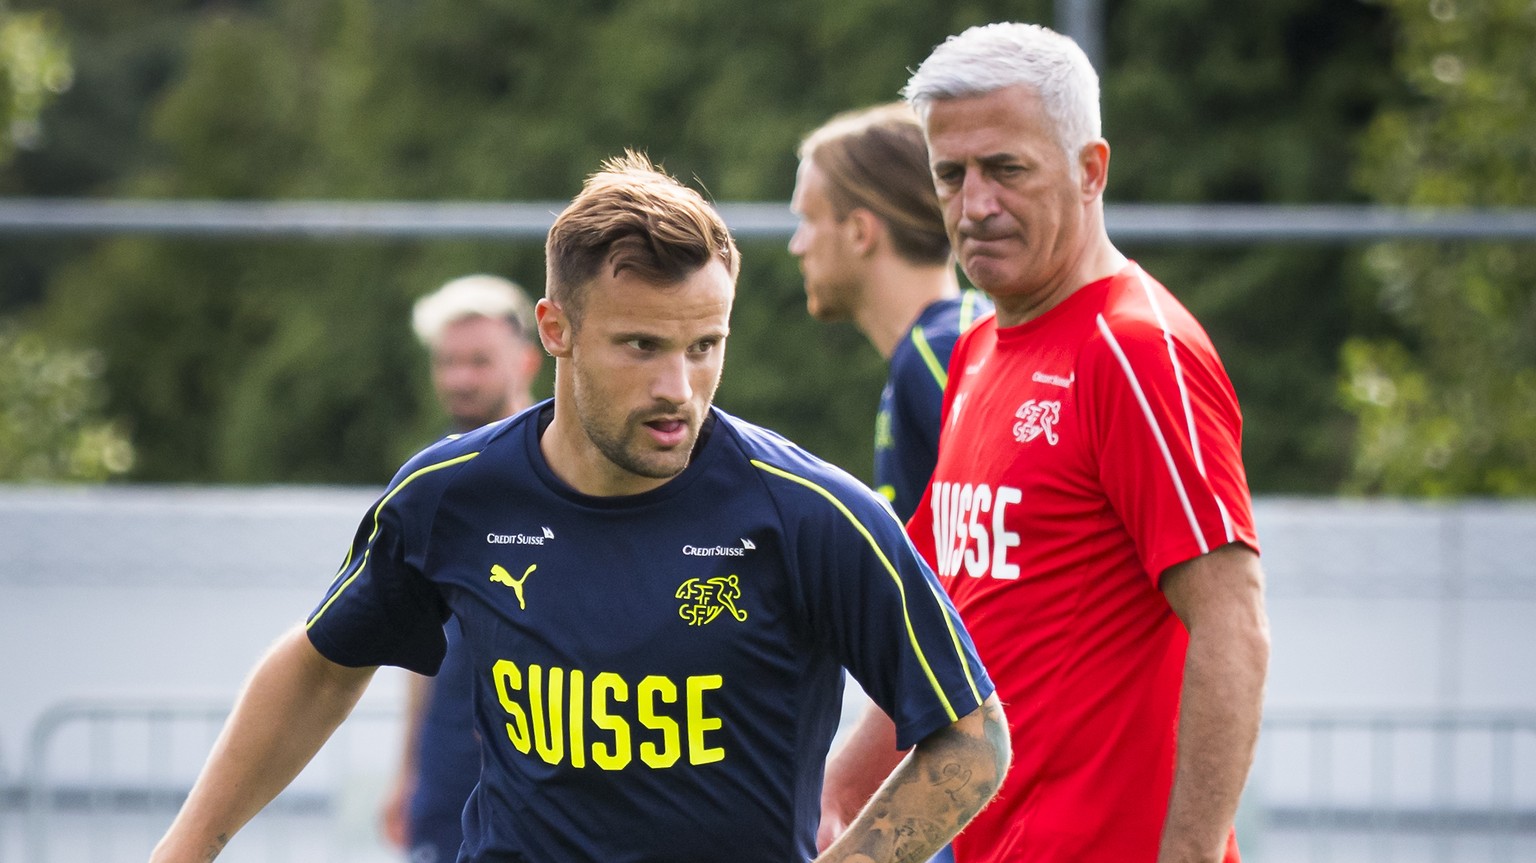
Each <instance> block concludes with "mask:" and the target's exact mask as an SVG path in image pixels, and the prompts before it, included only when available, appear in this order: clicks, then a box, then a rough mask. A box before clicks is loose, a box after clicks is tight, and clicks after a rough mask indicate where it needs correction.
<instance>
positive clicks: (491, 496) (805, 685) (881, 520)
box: [309, 402, 992, 863]
mask: <svg viewBox="0 0 1536 863" xmlns="http://www.w3.org/2000/svg"><path fill="white" fill-rule="evenodd" d="M552 411H553V408H552V403H550V402H544V403H542V404H540V405H535V406H534V407H533V408H530V409H529V410H527V411H524V412H523V413H521V414H518V415H517V416H515V417H512V418H511V419H508V420H505V421H503V422H500V423H496V424H493V425H490V426H486V427H484V428H482V429H479V430H476V431H474V432H471V433H469V434H466V435H463V436H461V437H458V438H456V439H450V440H447V441H444V442H441V443H439V444H437V445H435V446H433V447H430V448H428V449H427V450H425V451H423V452H422V453H420V454H418V455H417V456H416V457H415V458H414V459H412V460H411V461H410V462H409V463H408V464H406V466H405V467H404V468H402V469H401V471H400V473H399V474H398V475H397V476H396V478H395V480H394V481H393V483H392V484H391V486H390V488H389V489H388V490H387V491H386V493H385V494H384V496H383V497H382V498H381V499H380V501H379V503H378V504H377V505H376V506H375V507H374V508H373V509H372V510H371V511H370V512H369V513H368V514H367V515H366V516H365V517H364V519H363V522H362V524H361V526H360V527H359V529H358V534H357V537H356V539H355V541H354V544H353V547H352V551H351V554H350V556H349V558H348V562H347V563H346V564H345V565H344V566H343V567H342V570H341V571H340V572H339V573H338V574H337V576H336V578H335V580H334V581H333V583H332V585H331V587H330V589H329V590H328V591H327V595H326V598H325V600H324V601H323V602H322V603H321V605H320V606H319V607H318V608H317V609H316V610H315V612H314V614H313V615H312V617H311V619H310V623H309V636H310V639H311V640H312V642H313V643H314V644H315V646H316V648H317V649H318V650H319V651H320V652H321V653H322V654H323V655H325V656H326V657H328V658H330V659H331V660H332V661H335V662H338V663H341V664H344V665H351V666H363V665H382V664H390V665H400V666H404V667H406V668H409V669H412V670H414V671H419V672H423V673H431V672H433V671H434V670H436V668H437V665H438V663H439V662H440V661H441V658H442V655H443V629H442V623H443V620H444V619H445V618H446V616H447V615H448V614H450V613H451V614H452V615H454V616H455V617H457V618H458V620H459V623H460V625H461V627H462V629H463V633H464V646H465V648H466V651H467V654H468V657H469V662H470V664H471V666H472V669H473V674H474V711H475V721H476V726H477V728H478V730H479V733H480V737H481V741H482V746H483V752H482V754H483V768H482V769H483V772H482V776H481V781H480V784H479V786H478V787H477V788H476V790H475V792H474V794H473V795H472V797H471V798H470V802H469V805H468V808H467V810H466V813H465V828H466V829H465V845H464V848H463V850H462V852H461V855H460V859H461V860H465V861H476V863H482V861H485V863H489V861H514V860H530V861H546V860H587V861H651V863H663V861H670V863H688V861H706V860H710V861H713V860H718V859H719V855H720V854H721V849H724V848H730V849H732V850H731V852H730V853H731V856H732V857H733V858H735V859H738V860H740V861H742V863H749V861H775V863H784V861H798V860H807V859H810V858H811V857H813V856H814V855H815V830H816V824H817V820H818V817H819V812H820V793H821V779H822V768H823V764H824V761H825V757H826V753H827V748H828V745H829V744H830V742H831V739H832V734H833V732H834V731H835V729H836V726H837V721H838V714H839V703H840V698H841V686H840V683H841V670H840V666H846V667H847V668H848V669H849V670H850V671H851V673H852V674H853V675H854V676H855V677H856V678H857V679H858V680H859V682H860V684H861V685H862V686H863V688H864V690H865V691H866V692H868V693H869V695H870V697H871V698H872V699H873V700H874V701H875V703H877V704H879V705H880V706H881V707H882V708H883V709H884V710H885V711H886V712H887V713H889V714H890V715H891V716H892V718H893V719H894V720H895V723H896V729H897V736H898V744H899V745H900V746H902V747H907V746H911V745H913V744H914V743H916V742H917V741H918V740H920V739H922V738H923V737H926V736H927V735H928V734H931V733H932V732H934V731H936V730H938V729H940V728H942V727H944V726H945V725H948V724H949V723H951V722H953V721H954V720H955V719H957V718H958V717H960V716H964V715H966V714H968V713H970V712H972V711H974V710H975V709H976V708H977V707H978V706H980V704H981V701H982V700H983V699H984V698H985V697H986V696H987V695H989V694H990V693H991V692H992V683H991V681H990V680H989V679H988V678H987V676H986V672H985V671H984V670H983V669H982V667H981V664H980V662H979V660H978V659H977V658H976V654H975V649H974V647H973V646H972V644H971V641H970V638H969V636H968V634H967V633H966V632H965V629H964V628H963V626H962V625H961V623H960V620H959V617H958V616H957V615H956V613H955V610H954V607H953V606H952V605H951V604H950V602H949V599H948V597H947V595H946V594H945V593H944V591H943V589H942V588H941V587H940V586H939V585H938V582H937V580H936V579H935V578H934V577H933V575H932V573H931V572H930V571H929V570H928V567H927V566H926V564H924V563H923V562H922V560H921V559H920V558H919V557H918V555H917V553H916V552H915V551H914V550H913V548H912V546H911V544H910V543H909V542H908V540H907V537H906V534H905V533H904V531H903V530H902V527H901V524H900V523H899V522H897V521H896V519H895V518H894V517H893V515H892V513H891V512H890V510H889V509H888V508H887V507H886V506H885V505H884V503H883V502H882V501H881V500H880V499H879V498H878V497H876V496H875V495H873V494H871V493H870V492H869V491H868V490H867V489H865V488H864V487H863V486H862V485H861V484H859V483H858V481H857V480H855V479H853V478H852V477H850V476H848V475H847V474H846V473H844V472H843V471H841V470H839V469H837V468H835V467H833V466H831V465H829V464H827V463H825V462H822V461H820V460H819V459H816V458H815V457H814V456H811V455H809V454H808V453H806V452H805V451H804V450H801V449H800V448H798V447H796V446H795V445H793V444H791V443H790V442H788V441H786V440H785V439H783V438H782V437H779V436H778V435H776V434H774V433H773V432H770V431H767V430H765V429H762V428H759V427H757V426H754V425H751V424H749V423H746V422H743V421H741V420H739V419H736V418H734V417H731V416H730V415H728V414H726V413H725V412H723V411H720V410H712V411H711V413H710V421H709V422H707V423H706V427H705V434H701V441H700V443H699V445H698V447H697V448H696V450H695V453H694V458H693V459H692V462H691V463H690V464H689V466H688V468H687V469H686V470H684V471H683V472H682V473H681V474H679V475H678V476H677V477H675V478H674V479H672V480H671V481H669V482H667V483H666V484H665V485H663V486H661V487H660V488H657V489H653V490H651V491H648V492H645V493H643V494H638V495H632V496H624V497H592V496H588V495H584V494H581V493H579V492H576V491H575V490H573V489H571V488H570V487H569V486H567V485H566V484H565V483H563V482H562V481H560V480H559V479H558V478H557V477H555V475H554V474H553V473H552V472H551V471H550V469H549V467H548V465H547V464H546V463H545V461H544V459H543V456H542V454H541V452H540V449H539V435H540V433H541V428H542V425H543V424H545V423H547V417H548V416H550V415H551V414H552ZM541 417H543V418H544V419H543V421H542V422H541Z"/></svg>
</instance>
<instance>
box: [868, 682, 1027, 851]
mask: <svg viewBox="0 0 1536 863" xmlns="http://www.w3.org/2000/svg"><path fill="white" fill-rule="evenodd" d="M982 711H983V712H982V723H981V729H980V733H979V734H977V733H973V732H971V731H969V730H961V729H960V728H958V727H955V726H951V727H950V728H948V729H945V730H943V731H940V732H937V733H936V734H934V735H933V736H932V737H930V738H928V739H927V740H925V741H924V742H923V743H922V744H920V745H919V748H920V750H921V757H917V754H916V753H915V754H914V759H913V761H912V762H911V763H908V764H906V765H904V766H903V768H902V769H900V770H898V771H897V773H896V774H895V775H893V776H892V777H891V779H890V781H889V782H888V783H887V784H886V785H885V786H884V787H882V788H881V789H880V791H879V792H878V793H876V795H875V797H874V799H873V800H871V801H870V803H869V807H868V808H867V809H866V811H865V813H864V815H863V816H861V820H862V819H868V821H867V829H866V830H865V831H864V832H863V834H862V836H860V838H859V841H858V842H857V847H856V848H854V849H850V850H852V851H855V852H857V853H862V854H865V855H868V856H869V857H870V858H872V859H875V860H892V861H898V863H907V861H910V863H922V861H926V860H928V859H929V858H930V857H932V856H933V854H934V852H936V851H937V850H938V849H939V848H941V847H942V846H943V845H944V843H945V842H946V841H947V840H948V839H949V837H950V836H952V835H954V833H955V831H956V829H957V828H958V827H959V826H961V825H963V824H965V823H966V822H968V821H970V819H971V818H972V817H973V816H975V814H976V813H977V812H979V811H981V808H982V806H984V805H985V804H986V803H987V801H988V800H990V799H992V795H993V794H994V793H995V792H996V791H997V788H998V786H999V785H1000V784H1001V783H1002V778H1003V774H1004V773H1005V771H1006V770H1007V767H1008V727H1007V723H1006V722H1005V720H1004V719H1003V714H1002V710H1001V709H1000V708H998V707H997V705H996V703H995V702H990V703H988V704H985V705H983V707H982Z"/></svg>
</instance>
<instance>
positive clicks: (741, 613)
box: [676, 575, 747, 626]
mask: <svg viewBox="0 0 1536 863" xmlns="http://www.w3.org/2000/svg"><path fill="white" fill-rule="evenodd" d="M676 598H677V599H681V600H683V604H682V606H681V607H679V608H678V609H677V614H678V616H679V617H681V618H682V619H684V620H686V621H688V625H689V626H703V625H704V624H706V623H709V622H710V621H712V620H714V619H715V618H717V617H719V616H720V612H722V611H725V612H729V613H730V615H731V617H734V618H735V619H736V620H746V619H747V612H746V611H745V610H744V609H740V608H737V607H736V600H738V599H740V598H741V583H740V582H739V581H737V579H736V576H734V575H727V576H725V577H723V578H722V577H719V576H717V577H715V578H704V579H700V578H690V579H688V580H687V581H685V582H683V583H682V585H681V586H680V587H678V589H677V593H676Z"/></svg>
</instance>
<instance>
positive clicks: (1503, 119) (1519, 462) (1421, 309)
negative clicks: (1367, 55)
mask: <svg viewBox="0 0 1536 863" xmlns="http://www.w3.org/2000/svg"><path fill="white" fill-rule="evenodd" d="M1386 3H1387V5H1388V6H1389V7H1390V8H1391V9H1392V10H1393V12H1394V13H1395V14H1396V16H1397V20H1398V22H1399V34H1398V51H1397V67H1398V69H1399V70H1400V73H1401V74H1402V76H1403V78H1404V79H1405V80H1407V81H1408V82H1410V83H1411V84H1412V85H1413V87H1414V98H1413V99H1412V101H1410V102H1408V103H1406V104H1404V105H1402V106H1399V107H1396V108H1394V109H1392V110H1389V111H1384V112H1383V113H1382V114H1381V115H1380V116H1379V117H1378V118H1377V119H1376V122H1375V124H1374V125H1373V127H1372V129H1371V134H1370V137H1369V139H1368V141H1367V148H1366V150H1365V158H1364V159H1363V160H1362V162H1361V164H1360V169H1359V179H1360V183H1361V185H1362V186H1363V187H1364V188H1366V189H1367V190H1369V191H1370V192H1371V193H1372V194H1373V195H1374V196H1375V197H1376V198H1377V199H1378V200H1380V201H1383V202H1386V203H1392V204H1402V205H1412V206H1434V207H1463V206H1478V207H1504V206H1521V207H1530V206H1533V205H1536V95H1533V94H1536V52H1533V51H1532V50H1531V46H1532V45H1536V6H1533V5H1532V4H1531V3H1529V2H1526V0H1478V2H1467V0H1431V2H1424V0H1413V2H1408V0H1386ZM1368 262H1369V264H1370V269H1371V273H1372V275H1373V276H1374V277H1375V278H1376V280H1377V283H1378V285H1379V298H1380V302H1381V304H1382V306H1383V307H1384V308H1386V309H1387V310H1388V311H1389V312H1390V313H1391V314H1392V316H1393V317H1394V318H1395V320H1396V321H1397V322H1399V324H1400V325H1401V327H1402V329H1403V331H1404V335H1403V336H1402V337H1401V338H1396V339H1388V338H1377V339H1364V338H1360V339H1354V340H1352V341H1351V342H1350V343H1349V344H1348V345H1347V348H1346V350H1345V352H1344V359H1345V367H1344V374H1343V391H1344V396H1345V400H1346V403H1347V404H1348V405H1349V406H1350V409H1351V410H1353V411H1354V412H1355V414H1356V415H1357V416H1358V417H1359V421H1360V434H1359V438H1358V440H1357V444H1356V447H1355V449H1354V458H1353V466H1352V467H1353V470H1352V473H1351V477H1350V487H1351V488H1352V489H1355V490H1357V491H1362V492H1372V493H1386V494H1408V495H1465V494H1475V495H1515V494H1520V495H1530V494H1536V289H1533V287H1532V281H1531V278H1530V273H1531V272H1533V271H1536V246H1533V245H1532V244H1531V243H1529V242H1526V243H1494V242H1486V243H1475V244H1472V243H1385V244H1381V245H1378V246H1376V247H1375V248H1373V249H1372V250H1371V253H1370V255H1369V257H1368Z"/></svg>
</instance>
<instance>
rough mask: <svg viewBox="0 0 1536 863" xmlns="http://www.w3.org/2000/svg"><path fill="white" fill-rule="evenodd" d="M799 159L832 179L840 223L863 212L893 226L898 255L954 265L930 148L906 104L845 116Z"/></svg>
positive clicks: (808, 141) (818, 134) (809, 139)
mask: <svg viewBox="0 0 1536 863" xmlns="http://www.w3.org/2000/svg"><path fill="white" fill-rule="evenodd" d="M800 159H801V160H802V161H803V160H805V159H811V160H812V161H813V162H815V164H816V167H817V168H819V169H821V173H822V175H823V176H825V177H826V179H827V196H828V197H829V198H830V199H831V204H832V211H833V212H834V213H836V214H837V217H838V218H839V219H843V218H845V217H847V215H848V213H849V212H851V211H853V210H854V209H857V208H863V209H866V210H869V211H870V212H871V213H874V214H875V217H876V218H878V219H880V221H882V222H884V223H885V225H886V229H887V230H888V231H890V235H891V242H892V244H893V245H895V247H896V251H897V253H898V254H900V255H901V256H902V257H903V258H905V259H906V260H908V261H910V262H912V263H915V264H943V263H945V262H947V261H948V260H949V236H948V235H947V234H946V233H945V232H944V213H943V211H942V210H940V209H939V197H938V194H937V193H936V192H934V190H933V175H932V173H930V171H929V168H928V145H927V143H926V142H925V141H924V140H923V127H922V125H921V124H920V123H919V122H918V119H917V115H916V114H914V113H913V111H912V109H911V108H909V107H907V106H906V105H905V104H903V103H901V102H894V103H891V104H888V105H877V106H875V107H873V108H864V109H861V110H857V111H848V112H845V113H842V114H838V115H837V116H836V117H833V118H832V119H831V120H828V121H827V122H826V123H825V124H824V125H823V126H821V128H819V129H817V130H816V131H814V132H812V133H811V134H809V135H807V136H806V138H805V140H804V141H803V142H802V143H801V144H800Z"/></svg>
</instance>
